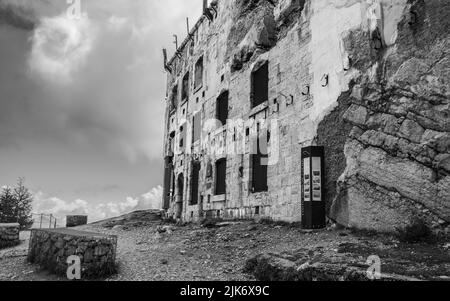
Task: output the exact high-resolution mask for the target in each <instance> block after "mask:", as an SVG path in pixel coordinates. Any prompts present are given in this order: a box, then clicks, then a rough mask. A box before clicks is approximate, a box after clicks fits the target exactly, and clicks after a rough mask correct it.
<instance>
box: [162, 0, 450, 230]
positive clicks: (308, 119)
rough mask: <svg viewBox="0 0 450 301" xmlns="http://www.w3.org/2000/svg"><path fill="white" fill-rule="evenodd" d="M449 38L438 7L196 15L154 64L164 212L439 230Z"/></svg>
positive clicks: (445, 212)
mask: <svg viewBox="0 0 450 301" xmlns="http://www.w3.org/2000/svg"><path fill="white" fill-rule="evenodd" d="M449 34H450V2H449V1H448V0H430V1H425V0H222V1H213V2H212V3H211V4H210V6H208V7H206V6H205V9H204V14H203V16H202V17H201V18H200V20H199V21H198V22H197V23H196V25H195V27H194V28H193V29H192V30H191V31H190V34H189V36H188V37H187V38H186V39H185V40H184V42H183V43H182V44H181V46H180V47H179V48H178V50H177V52H176V54H175V55H174V56H173V58H172V59H170V60H167V59H166V60H165V63H164V67H165V69H166V71H167V75H168V77H167V98H166V108H167V110H166V124H165V144H164V145H165V147H164V154H165V177H164V196H163V198H164V200H163V203H164V209H166V210H167V214H168V215H169V216H170V217H174V218H179V219H182V220H183V221H197V220H199V219H201V218H204V217H221V218H225V219H226V218H230V219H235V218H255V217H270V218H272V219H274V220H284V221H290V222H298V221H301V220H302V205H303V204H305V202H308V201H312V198H314V200H315V198H316V197H317V198H318V199H317V200H320V201H322V202H324V204H325V206H324V207H325V208H326V211H325V214H326V216H327V217H328V218H329V220H331V221H334V222H337V223H339V224H342V225H345V226H350V227H356V228H365V229H375V230H379V231H394V230H395V229H397V228H399V227H402V226H405V225H406V224H408V223H409V222H410V221H411V220H412V219H413V218H420V219H422V220H424V221H425V222H427V223H428V224H429V225H430V226H432V227H434V228H435V229H438V230H445V229H447V231H448V229H449V228H448V226H449V223H450V176H449V175H450V109H449V103H450V98H449V96H450V91H449V86H450V57H449V52H450V37H449ZM308 146H320V147H323V149H324V152H325V154H324V157H323V158H322V160H323V162H322V163H324V164H323V165H322V167H323V170H321V171H320V172H321V173H323V175H322V180H321V179H320V177H319V178H318V179H317V185H320V186H321V189H320V190H317V191H314V195H310V193H312V192H311V191H310V190H309V189H312V188H305V184H304V181H305V179H309V176H310V175H306V174H304V170H306V169H304V168H302V167H304V165H303V161H302V149H304V148H305V147H308ZM318 175H319V173H318ZM315 186H316V182H314V187H315ZM314 189H315V188H314ZM318 189H319V188H318ZM316 192H317V194H316ZM303 214H304V212H303Z"/></svg>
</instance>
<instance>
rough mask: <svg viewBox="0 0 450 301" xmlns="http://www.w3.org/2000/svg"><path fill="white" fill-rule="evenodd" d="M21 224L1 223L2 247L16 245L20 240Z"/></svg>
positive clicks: (0, 246) (0, 243) (0, 236)
mask: <svg viewBox="0 0 450 301" xmlns="http://www.w3.org/2000/svg"><path fill="white" fill-rule="evenodd" d="M19 228H20V225H19V224H0V249H1V248H8V247H13V246H16V245H18V244H19V243H20V240H19Z"/></svg>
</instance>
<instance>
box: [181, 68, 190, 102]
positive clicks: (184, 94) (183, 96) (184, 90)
mask: <svg viewBox="0 0 450 301" xmlns="http://www.w3.org/2000/svg"><path fill="white" fill-rule="evenodd" d="M188 98H189V72H188V73H186V75H185V76H184V77H183V87H182V91H181V99H182V101H185V100H187V99H188Z"/></svg>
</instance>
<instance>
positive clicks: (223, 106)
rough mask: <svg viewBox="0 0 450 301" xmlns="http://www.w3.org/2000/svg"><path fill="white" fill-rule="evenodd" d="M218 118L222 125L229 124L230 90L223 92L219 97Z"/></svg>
mask: <svg viewBox="0 0 450 301" xmlns="http://www.w3.org/2000/svg"><path fill="white" fill-rule="evenodd" d="M216 106H217V108H216V118H217V120H219V121H220V123H221V124H222V126H224V125H226V124H227V119H228V91H226V92H224V93H222V94H221V95H220V96H219V98H217V105H216Z"/></svg>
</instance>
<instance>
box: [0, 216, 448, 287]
mask: <svg viewBox="0 0 450 301" xmlns="http://www.w3.org/2000/svg"><path fill="white" fill-rule="evenodd" d="M158 225H159V223H148V224H139V225H137V226H136V225H131V226H130V225H125V226H123V225H122V226H120V225H119V226H115V227H113V228H112V229H108V228H104V227H103V225H88V226H84V227H81V228H80V229H82V230H88V231H93V232H101V233H107V234H114V235H117V236H118V248H117V252H118V254H117V262H118V267H119V273H118V274H117V275H115V276H112V277H110V278H109V279H106V280H110V281H115V280H137V281H141V280H146V281H149V280H150V281H151V280H163V281H166V280H187V281H196V280H221V281H224V280H235V281H236V280H237V281H239V280H254V278H253V276H251V275H247V274H245V273H243V271H242V270H243V267H244V265H245V263H246V261H247V260H248V259H249V258H252V257H254V256H256V255H257V254H261V253H281V254H285V256H293V255H289V254H298V253H302V254H306V255H308V256H316V257H317V254H318V253H320V254H319V255H320V256H321V257H322V258H323V257H324V256H325V257H326V258H328V259H330V260H339V259H342V258H347V257H349V256H351V257H352V260H353V262H356V263H357V264H360V265H361V266H364V265H365V264H366V260H367V257H368V256H370V255H377V254H380V257H381V258H382V260H385V263H386V268H387V269H388V270H389V272H396V271H399V269H400V268H401V272H402V273H403V274H408V273H409V272H411V273H412V274H413V275H414V276H419V277H420V276H421V275H420V274H424V275H425V276H424V277H425V279H430V278H432V279H434V278H433V277H441V278H439V279H444V280H445V279H447V278H446V277H448V278H450V253H449V251H446V250H444V248H443V247H442V246H441V245H439V246H423V245H416V246H413V247H406V246H402V245H399V242H398V241H396V240H395V239H392V238H389V237H365V236H358V235H352V234H350V233H348V232H346V231H318V232H309V231H303V230H301V229H297V228H290V227H286V226H277V225H266V224H256V223H252V222H242V223H232V224H229V225H226V226H224V227H220V228H213V229H206V228H203V227H201V226H199V225H187V226H183V227H178V226H173V225H170V226H167V229H168V231H165V232H164V233H159V232H158V231H157V230H158ZM22 239H24V241H23V243H22V244H21V245H20V246H19V247H16V248H13V249H8V250H3V251H0V280H64V279H61V278H58V277H55V276H53V275H49V274H48V273H46V272H45V271H41V270H39V267H37V266H34V265H29V264H28V263H26V251H27V247H28V242H27V241H26V235H24V236H23V238H22ZM349 254H351V255H349ZM408 267H410V269H408Z"/></svg>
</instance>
